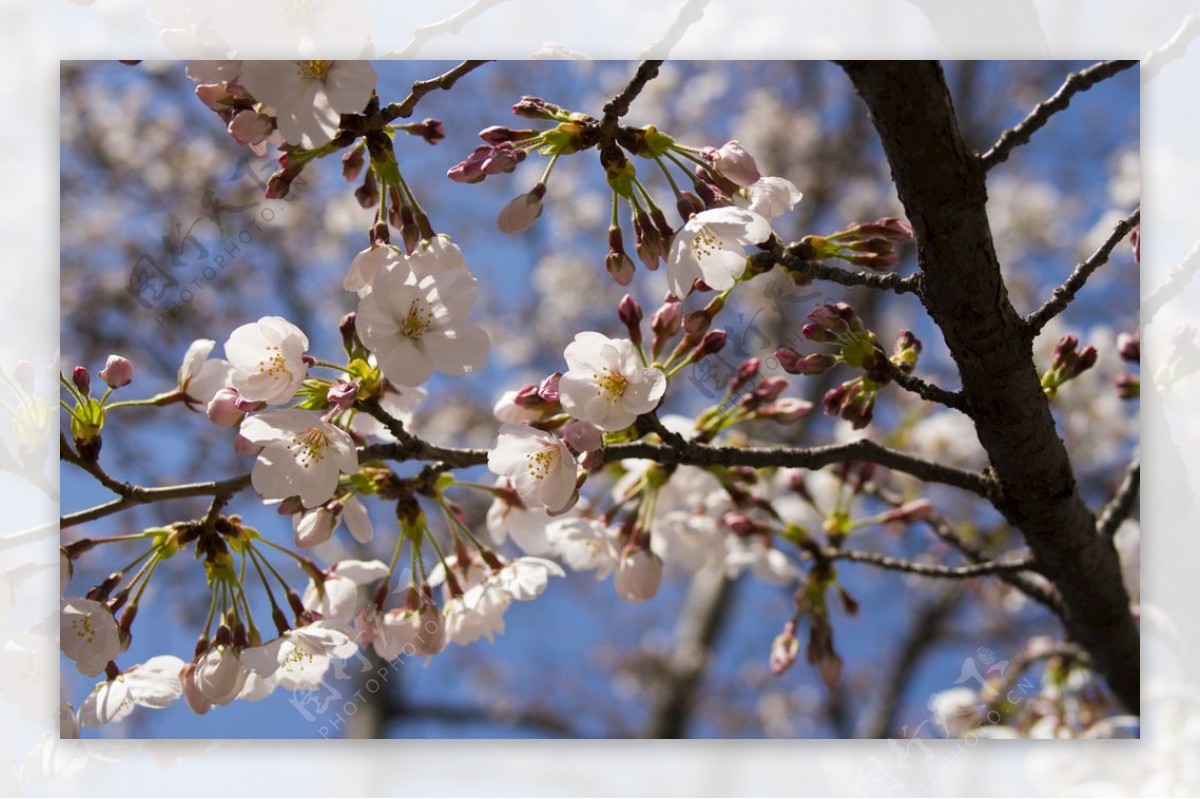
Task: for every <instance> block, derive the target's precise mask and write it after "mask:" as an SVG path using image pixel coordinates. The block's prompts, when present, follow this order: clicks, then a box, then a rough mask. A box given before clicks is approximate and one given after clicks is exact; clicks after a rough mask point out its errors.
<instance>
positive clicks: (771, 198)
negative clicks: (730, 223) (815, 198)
mask: <svg viewBox="0 0 1200 799" xmlns="http://www.w3.org/2000/svg"><path fill="white" fill-rule="evenodd" d="M803 198H804V195H803V194H802V193H801V191H800V189H798V188H796V184H795V183H792V182H791V181H790V180H788V179H787V178H777V177H765V178H759V179H758V180H756V181H755V182H754V183H751V184H750V185H748V186H746V187H745V188H743V189H742V190H741V191H739V192H738V193H737V194H735V195H734V196H733V204H734V205H736V206H738V207H740V208H745V209H746V210H747V211H750V212H751V213H755V214H758V215H759V216H762V217H765V218H766V219H774V218H775V217H777V216H782V215H783V214H786V213H787V212H788V211H791V210H792V209H793V208H795V207H796V203H798V202H800V200H801V199H803Z"/></svg>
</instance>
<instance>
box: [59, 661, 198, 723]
mask: <svg viewBox="0 0 1200 799" xmlns="http://www.w3.org/2000/svg"><path fill="white" fill-rule="evenodd" d="M182 669H183V661H182V660H180V659H179V658H177V657H174V656H172V655H159V656H158V657H152V658H150V659H149V660H147V661H146V662H145V663H141V664H139V665H137V666H131V667H130V668H128V669H126V670H125V671H124V672H122V673H121V674H118V675H117V676H116V677H115V678H113V679H112V680H104V681H103V682H99V683H97V684H96V687H94V688H93V689H92V691H91V693H90V694H88V696H87V699H85V700H84V701H83V704H82V705H80V707H79V724H80V725H81V726H84V727H100V726H102V725H104V724H111V723H114V722H118V721H121V720H122V719H124V718H125V717H126V716H128V715H129V714H130V713H132V712H133V709H134V707H136V706H139V705H140V706H141V707H149V708H164V707H166V706H167V705H169V704H171V703H172V702H174V701H175V700H176V699H178V698H179V697H180V695H181V694H182V693H183V687H182V685H181V683H180V680H179V673H180V671H182Z"/></svg>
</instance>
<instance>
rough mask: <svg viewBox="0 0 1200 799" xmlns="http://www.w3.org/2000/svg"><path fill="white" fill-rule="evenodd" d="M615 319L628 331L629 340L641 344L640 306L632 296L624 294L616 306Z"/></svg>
mask: <svg viewBox="0 0 1200 799" xmlns="http://www.w3.org/2000/svg"><path fill="white" fill-rule="evenodd" d="M617 317H618V318H619V319H620V320H621V324H623V325H625V329H626V330H628V331H629V340H630V341H632V342H633V343H634V344H640V343H641V342H642V306H641V305H639V304H638V301H637V300H635V299H634V298H633V296H632V295H629V294H626V295H625V296H624V297H622V298H621V301H620V302H619V303H618V304H617Z"/></svg>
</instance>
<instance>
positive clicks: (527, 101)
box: [512, 95, 562, 119]
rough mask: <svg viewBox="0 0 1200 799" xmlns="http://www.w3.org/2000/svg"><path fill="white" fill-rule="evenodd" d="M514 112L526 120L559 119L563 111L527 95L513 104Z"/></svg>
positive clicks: (552, 104) (539, 98)
mask: <svg viewBox="0 0 1200 799" xmlns="http://www.w3.org/2000/svg"><path fill="white" fill-rule="evenodd" d="M512 112H513V113H514V114H516V115H517V116H519V117H525V118H526V119H557V118H558V117H559V116H560V115H561V114H562V109H561V108H559V107H558V106H557V105H555V104H554V103H550V102H547V101H545V100H543V99H542V98H541V97H532V96H529V95H526V96H525V97H522V98H521V99H520V100H518V101H517V102H516V103H514V104H513V107H512Z"/></svg>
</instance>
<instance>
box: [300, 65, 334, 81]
mask: <svg viewBox="0 0 1200 799" xmlns="http://www.w3.org/2000/svg"><path fill="white" fill-rule="evenodd" d="M296 66H297V69H298V71H299V73H300V77H302V78H307V79H308V80H325V78H326V77H327V76H328V75H329V68H330V67H332V66H333V62H332V61H297V62H296Z"/></svg>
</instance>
